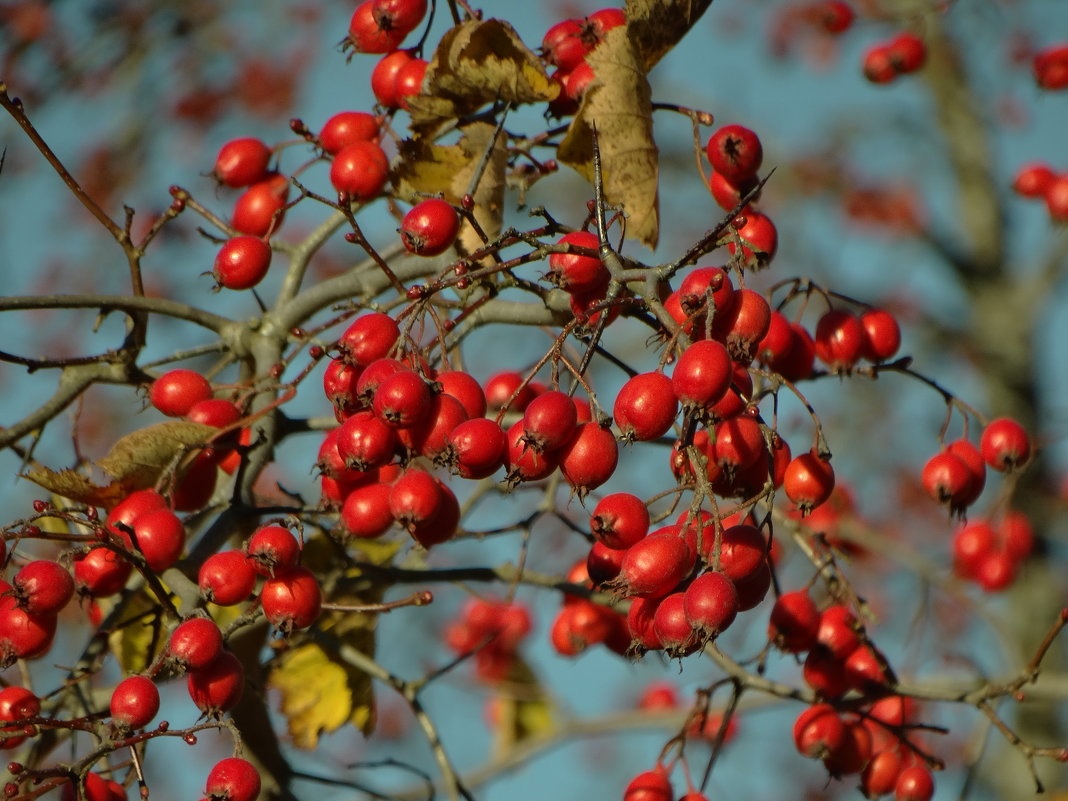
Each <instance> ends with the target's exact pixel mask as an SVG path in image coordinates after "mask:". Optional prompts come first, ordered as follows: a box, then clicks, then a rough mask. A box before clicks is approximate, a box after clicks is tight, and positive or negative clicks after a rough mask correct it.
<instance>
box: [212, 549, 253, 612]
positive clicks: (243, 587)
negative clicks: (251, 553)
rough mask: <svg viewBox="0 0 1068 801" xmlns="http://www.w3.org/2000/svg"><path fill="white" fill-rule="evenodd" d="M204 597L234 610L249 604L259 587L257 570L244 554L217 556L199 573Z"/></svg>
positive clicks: (237, 552)
mask: <svg viewBox="0 0 1068 801" xmlns="http://www.w3.org/2000/svg"><path fill="white" fill-rule="evenodd" d="M197 584H198V585H199V586H200V594H201V595H203V596H204V597H205V598H206V599H207V600H209V601H211V602H212V603H214V604H218V605H219V606H234V605H236V604H239V603H241V602H242V601H244V600H246V599H247V598H248V597H249V595H251V594H252V588H253V587H254V586H255V585H256V570H255V568H254V567H253V566H252V562H251V561H250V560H249V559H248V557H246V556H245V552H244V551H237V550H229V551H220V552H219V553H214V554H212V555H211V556H209V557H208V558H207V559H205V560H204V563H203V564H202V565H201V566H200V570H199V571H198V573H197Z"/></svg>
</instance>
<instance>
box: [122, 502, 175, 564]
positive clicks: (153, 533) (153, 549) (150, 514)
mask: <svg viewBox="0 0 1068 801" xmlns="http://www.w3.org/2000/svg"><path fill="white" fill-rule="evenodd" d="M133 530H134V535H133V537H132V541H131V538H130V537H129V536H128V535H124V537H123V539H124V541H125V542H126V543H127V546H128V547H132V548H133V550H135V551H140V553H141V554H142V555H143V556H144V557H145V563H146V564H147V565H148V568H149V569H150V570H152V571H153V572H154V573H162V572H163V571H164V570H166V569H167V568H169V567H171V565H173V564H174V563H175V562H177V561H178V557H179V556H181V555H182V549H183V548H184V547H185V526H183V525H182V521H181V520H180V519H179V518H178V515H176V514H175V513H174V512H172V511H171V510H170V509H152V510H149V511H147V512H145V513H144V514H141V515H138V517H137V519H136V520H135V521H134V524H133Z"/></svg>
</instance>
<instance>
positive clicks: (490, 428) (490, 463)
mask: <svg viewBox="0 0 1068 801" xmlns="http://www.w3.org/2000/svg"><path fill="white" fill-rule="evenodd" d="M448 443H449V449H448V450H447V451H446V452H445V453H444V454H443V456H442V460H443V461H444V462H445V463H446V464H447V465H448V466H449V468H450V469H451V470H452V471H453V472H454V473H456V474H457V475H459V476H462V477H463V478H470V479H480V478H488V477H489V476H491V475H493V474H494V473H496V472H497V470H498V469H499V468H500V467H501V465H502V464H504V456H505V452H506V450H507V448H508V440H507V438H506V436H505V433H504V431H503V430H501V427H500V425H499V424H497V423H496V422H495V421H493V420H489V419H487V418H485V417H473V418H471V419H469V420H465V421H464V422H462V423H460V424H459V425H458V426H456V428H454V429H453V430H452V431H451V432H449V435H448Z"/></svg>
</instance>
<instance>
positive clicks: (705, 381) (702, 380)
mask: <svg viewBox="0 0 1068 801" xmlns="http://www.w3.org/2000/svg"><path fill="white" fill-rule="evenodd" d="M731 378H732V372H731V358H730V354H728V353H727V349H726V348H725V347H724V346H723V345H722V344H720V343H719V342H716V341H715V340H712V339H705V340H701V341H700V342H694V343H693V344H691V345H689V346H688V347H687V348H686V350H684V351H683V352H682V355H681V356H680V357H679V360H678V362H677V363H676V364H675V369H674V370H673V371H672V374H671V388H672V390H673V391H674V393H675V397H676V398H678V400H679V403H681V404H682V406H683V409H685V410H698V409H703V408H705V407H708V406H711V405H713V404H715V403H716V402H717V401H719V400H720V399H721V398H722V397H723V396H724V395H725V394H726V392H727V390H728V388H729V387H730V384H731Z"/></svg>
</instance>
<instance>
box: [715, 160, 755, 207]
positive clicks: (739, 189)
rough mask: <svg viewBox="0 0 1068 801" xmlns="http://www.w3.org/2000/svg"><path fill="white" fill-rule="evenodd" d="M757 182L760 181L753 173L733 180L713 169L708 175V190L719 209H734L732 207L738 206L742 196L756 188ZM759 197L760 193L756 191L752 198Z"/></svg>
mask: <svg viewBox="0 0 1068 801" xmlns="http://www.w3.org/2000/svg"><path fill="white" fill-rule="evenodd" d="M759 183H760V182H759V180H758V179H757V177H756V176H755V175H753V176H750V177H749V178H747V179H743V180H741V181H738V182H734V181H731V180H730V179H729V178H727V176H725V175H723V174H722V173H719V172H716V171H715V170H713V171H712V173H711V174H710V175H709V176H708V191H710V192H711V193H712V197H713V199H714V200H715V201H716V204H717V205H718V206H719V207H720V208H721V209H723V210H724V211H734V209H736V208H737V207H738V204H740V203H741V202H742V198H744V197H746V196H747V195H748V194H749V193H750V192H752V191H753V190H754V189H756V187H757V185H758V184H759ZM759 199H760V193H759V192H758V193H757V194H756V195H755V196H754V197H753V198H752V200H753V201H754V202H755V201H756V200H759Z"/></svg>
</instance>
